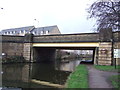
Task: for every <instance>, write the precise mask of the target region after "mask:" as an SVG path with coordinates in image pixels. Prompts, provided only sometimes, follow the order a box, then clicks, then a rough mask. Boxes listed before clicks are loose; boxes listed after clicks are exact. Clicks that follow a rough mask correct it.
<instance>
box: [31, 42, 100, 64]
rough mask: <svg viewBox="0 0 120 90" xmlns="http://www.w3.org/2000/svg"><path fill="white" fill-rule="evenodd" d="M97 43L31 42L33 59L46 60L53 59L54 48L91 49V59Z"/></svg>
mask: <svg viewBox="0 0 120 90" xmlns="http://www.w3.org/2000/svg"><path fill="white" fill-rule="evenodd" d="M98 45H99V44H98V43H89V44H88V43H44V44H43V43H36V44H33V60H35V61H36V62H48V61H54V60H55V56H56V55H55V53H56V49H63V50H65V49H66V50H93V60H94V56H95V50H96V47H98Z"/></svg>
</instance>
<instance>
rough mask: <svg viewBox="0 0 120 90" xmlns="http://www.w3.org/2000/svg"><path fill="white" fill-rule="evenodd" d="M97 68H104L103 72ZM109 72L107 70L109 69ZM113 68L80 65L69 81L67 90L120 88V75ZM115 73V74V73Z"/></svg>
mask: <svg viewBox="0 0 120 90" xmlns="http://www.w3.org/2000/svg"><path fill="white" fill-rule="evenodd" d="M95 67H99V68H103V67H104V71H103V70H99V69H98V68H97V69H96V68H95ZM108 67H109V70H108V69H107V70H106V69H105V68H108ZM111 68H113V66H94V65H79V66H78V67H76V70H75V71H74V72H72V73H71V74H70V76H69V77H68V79H67V83H66V87H67V88H95V89H97V88H99V89H101V88H108V89H110V88H111V89H112V88H120V87H119V85H120V84H119V83H120V82H119V78H120V73H119V72H117V70H118V68H117V70H116V69H115V68H114V69H112V70H111ZM113 71H114V72H113Z"/></svg>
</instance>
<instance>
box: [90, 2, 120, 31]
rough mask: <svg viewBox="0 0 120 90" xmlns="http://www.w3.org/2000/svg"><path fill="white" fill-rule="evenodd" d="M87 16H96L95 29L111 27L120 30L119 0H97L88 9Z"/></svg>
mask: <svg viewBox="0 0 120 90" xmlns="http://www.w3.org/2000/svg"><path fill="white" fill-rule="evenodd" d="M88 13H89V16H88V18H96V19H97V20H96V25H98V27H97V31H99V30H100V29H101V28H112V29H113V31H120V0H106V1H105V0H97V1H96V2H94V3H93V4H92V5H91V6H90V8H89V9H88Z"/></svg>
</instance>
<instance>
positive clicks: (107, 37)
mask: <svg viewBox="0 0 120 90" xmlns="http://www.w3.org/2000/svg"><path fill="white" fill-rule="evenodd" d="M1 41H2V47H3V48H2V53H5V54H7V55H8V56H14V55H22V56H23V57H24V58H25V59H26V60H27V61H28V62H32V61H33V60H34V59H38V60H48V59H49V60H53V59H54V58H55V51H56V49H70V50H93V51H94V64H98V65H111V64H113V62H114V58H113V49H120V31H116V32H110V31H109V30H102V31H101V32H100V33H81V34H79V33H78V34H57V35H39V36H34V35H33V34H26V35H25V36H10V35H9V36H8V35H3V36H2V40H1ZM119 61H120V60H119V59H117V64H120V63H119Z"/></svg>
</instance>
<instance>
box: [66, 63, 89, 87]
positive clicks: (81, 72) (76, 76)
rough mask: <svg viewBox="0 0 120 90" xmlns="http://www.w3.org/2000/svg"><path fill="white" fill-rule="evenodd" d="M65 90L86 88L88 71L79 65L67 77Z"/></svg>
mask: <svg viewBox="0 0 120 90" xmlns="http://www.w3.org/2000/svg"><path fill="white" fill-rule="evenodd" d="M66 88H88V70H87V67H86V66H85V65H79V66H77V67H76V69H75V71H74V72H72V73H71V74H70V76H69V77H68V80H67V83H66Z"/></svg>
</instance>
